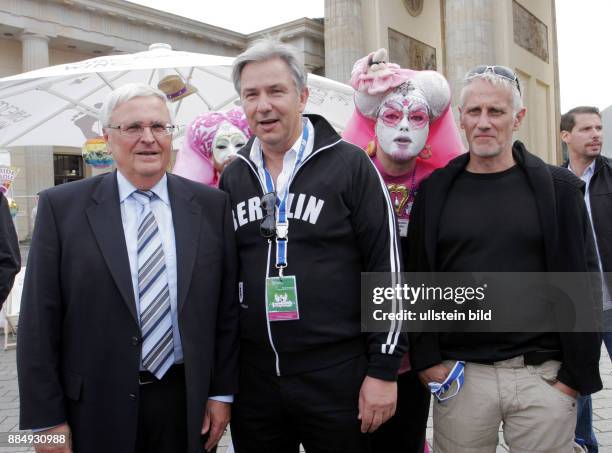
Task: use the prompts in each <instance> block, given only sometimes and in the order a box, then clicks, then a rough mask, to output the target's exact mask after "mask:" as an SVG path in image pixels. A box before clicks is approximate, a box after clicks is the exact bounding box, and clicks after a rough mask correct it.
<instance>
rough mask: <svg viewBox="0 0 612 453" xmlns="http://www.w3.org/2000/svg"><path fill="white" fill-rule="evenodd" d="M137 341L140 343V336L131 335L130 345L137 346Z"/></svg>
mask: <svg viewBox="0 0 612 453" xmlns="http://www.w3.org/2000/svg"><path fill="white" fill-rule="evenodd" d="M139 343H140V338H138V337H132V346H138V344H139Z"/></svg>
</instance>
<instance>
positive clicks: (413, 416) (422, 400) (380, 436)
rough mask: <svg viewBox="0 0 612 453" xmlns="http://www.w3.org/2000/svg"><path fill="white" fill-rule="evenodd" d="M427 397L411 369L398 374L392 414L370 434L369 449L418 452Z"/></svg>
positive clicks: (422, 443) (422, 444)
mask: <svg viewBox="0 0 612 453" xmlns="http://www.w3.org/2000/svg"><path fill="white" fill-rule="evenodd" d="M430 399H431V393H430V392H429V391H428V390H427V389H426V388H425V386H424V385H423V384H421V381H419V378H418V376H417V373H416V372H415V371H408V372H406V373H403V374H400V375H399V376H398V378H397V409H396V411H395V415H394V416H393V417H391V418H390V419H389V420H388V421H387V422H386V423H384V424H383V425H382V426H381V427H380V428H378V430H376V431H375V432H374V434H373V435H372V452H373V453H393V452H398V453H422V452H423V449H424V448H425V429H426V427H427V416H428V415H429V402H430Z"/></svg>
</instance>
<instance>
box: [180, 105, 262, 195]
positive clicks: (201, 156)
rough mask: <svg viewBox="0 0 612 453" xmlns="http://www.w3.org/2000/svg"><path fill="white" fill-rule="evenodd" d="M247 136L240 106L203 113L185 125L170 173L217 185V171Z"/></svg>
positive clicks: (221, 169) (247, 131) (241, 145)
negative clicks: (179, 148) (225, 110)
mask: <svg viewBox="0 0 612 453" xmlns="http://www.w3.org/2000/svg"><path fill="white" fill-rule="evenodd" d="M250 136H251V131H250V129H249V125H248V123H247V120H246V117H245V116H244V112H243V111H242V109H241V108H234V109H232V110H229V111H227V112H206V113H202V114H201V115H199V116H198V117H197V118H196V119H194V120H193V121H192V122H191V123H189V125H188V126H187V130H186V132H185V140H184V142H183V146H182V148H181V150H180V151H179V152H178V154H177V155H176V162H175V164H174V168H173V171H172V172H173V173H174V174H176V175H179V176H183V177H185V178H188V179H191V180H193V181H198V182H201V183H202V184H206V185H208V186H213V187H217V185H218V184H219V174H220V173H221V172H222V171H223V168H224V167H225V166H226V165H227V164H229V163H230V162H231V161H232V160H233V159H234V158H235V156H236V153H237V152H238V150H239V149H240V148H242V147H243V146H244V144H245V143H246V142H247V140H248V138H249V137H250Z"/></svg>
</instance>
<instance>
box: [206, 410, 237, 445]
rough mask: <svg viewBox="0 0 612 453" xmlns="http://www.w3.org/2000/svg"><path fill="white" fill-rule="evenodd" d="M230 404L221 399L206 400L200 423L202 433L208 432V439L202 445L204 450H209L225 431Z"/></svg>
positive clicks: (229, 414) (229, 413) (228, 419)
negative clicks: (202, 421) (202, 420)
mask: <svg viewBox="0 0 612 453" xmlns="http://www.w3.org/2000/svg"><path fill="white" fill-rule="evenodd" d="M231 413H232V405H231V404H230V403H224V402H222V401H216V400H211V399H209V400H208V403H207V404H206V410H205V411H204V423H202V434H206V433H208V440H207V441H206V444H205V445H204V449H205V450H206V451H210V450H211V449H212V448H213V447H214V446H215V445H217V442H219V439H221V436H222V435H223V433H224V432H225V428H226V427H227V424H228V423H229V421H230V417H231Z"/></svg>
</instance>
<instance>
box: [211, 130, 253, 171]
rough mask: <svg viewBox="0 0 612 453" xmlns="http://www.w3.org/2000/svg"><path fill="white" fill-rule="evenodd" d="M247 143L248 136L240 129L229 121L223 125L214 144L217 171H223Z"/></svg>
mask: <svg viewBox="0 0 612 453" xmlns="http://www.w3.org/2000/svg"><path fill="white" fill-rule="evenodd" d="M246 142H247V138H246V135H244V133H243V132H242V131H241V130H240V129H238V128H237V127H236V126H234V125H233V124H231V123H229V122H227V121H224V122H223V123H221V125H220V126H219V130H218V131H217V135H215V139H214V140H213V143H212V154H213V159H214V161H215V167H216V168H217V170H219V171H221V170H222V169H223V166H224V165H225V164H226V163H228V162H229V161H230V160H231V159H232V158H233V156H235V155H236V153H237V152H238V150H239V149H240V148H242V147H243V146H244V144H245V143H246Z"/></svg>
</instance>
